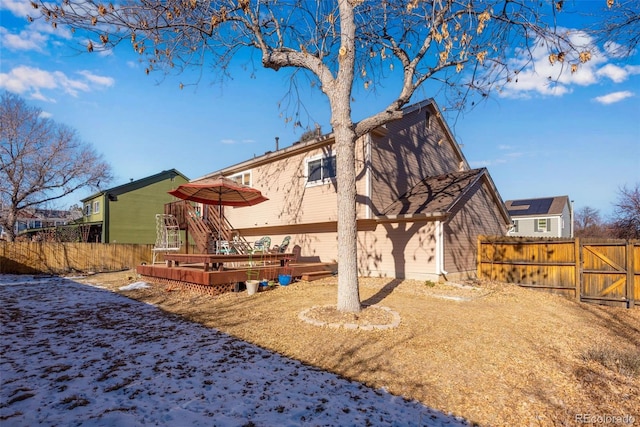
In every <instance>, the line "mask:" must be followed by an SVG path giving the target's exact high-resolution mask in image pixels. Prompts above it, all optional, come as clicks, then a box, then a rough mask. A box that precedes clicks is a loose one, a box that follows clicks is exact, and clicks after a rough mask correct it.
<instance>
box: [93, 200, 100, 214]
mask: <svg viewBox="0 0 640 427" xmlns="http://www.w3.org/2000/svg"><path fill="white" fill-rule="evenodd" d="M92 210H93V213H94V214H98V213H100V200H95V201H94V202H93V208H92Z"/></svg>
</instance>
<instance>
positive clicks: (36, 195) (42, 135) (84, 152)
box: [0, 92, 111, 241]
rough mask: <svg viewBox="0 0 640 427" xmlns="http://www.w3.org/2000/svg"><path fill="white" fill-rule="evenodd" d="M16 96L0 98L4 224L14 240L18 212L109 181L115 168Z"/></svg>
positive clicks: (71, 132)
mask: <svg viewBox="0 0 640 427" xmlns="http://www.w3.org/2000/svg"><path fill="white" fill-rule="evenodd" d="M41 113H42V111H41V110H40V109H38V108H35V107H30V106H28V105H27V104H26V103H25V101H24V100H23V99H22V98H20V97H19V96H17V95H11V94H8V93H6V92H5V93H3V94H2V99H1V101H0V206H2V212H0V225H2V227H3V228H4V229H5V232H6V233H7V239H8V240H9V241H13V240H14V239H15V234H14V226H15V223H16V220H17V218H18V214H19V213H20V211H22V210H24V209H27V208H35V207H38V206H42V205H43V204H45V203H47V202H51V201H54V200H57V199H60V198H62V197H64V196H67V195H69V194H71V193H73V192H74V191H76V190H79V189H81V188H85V187H89V188H98V187H99V186H100V184H101V183H107V182H108V181H109V180H111V168H110V166H109V165H108V164H107V163H105V162H104V161H103V160H102V158H101V156H99V155H98V154H97V153H96V152H95V151H94V150H93V149H92V148H91V147H90V146H89V145H87V144H85V143H83V142H81V141H80V140H79V138H78V137H77V135H76V133H75V131H74V130H73V129H71V128H69V127H67V126H64V125H61V124H57V123H55V122H54V121H53V120H51V119H48V118H43V117H42V116H41Z"/></svg>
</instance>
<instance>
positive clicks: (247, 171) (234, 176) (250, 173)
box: [228, 169, 253, 187]
mask: <svg viewBox="0 0 640 427" xmlns="http://www.w3.org/2000/svg"><path fill="white" fill-rule="evenodd" d="M245 175H248V176H249V183H248V184H245V183H244V176H245ZM238 177H242V178H241V179H240V183H239V184H241V185H247V186H249V187H252V186H253V172H252V170H251V169H249V170H245V171H242V172H238V173H234V174H233V175H229V176H228V178H229V179H231V180H233V181H236V178H238ZM236 182H237V181H236Z"/></svg>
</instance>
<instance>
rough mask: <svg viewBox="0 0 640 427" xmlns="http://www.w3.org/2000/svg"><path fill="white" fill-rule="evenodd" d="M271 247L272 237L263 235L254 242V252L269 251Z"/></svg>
mask: <svg viewBox="0 0 640 427" xmlns="http://www.w3.org/2000/svg"><path fill="white" fill-rule="evenodd" d="M269 248H271V237H267V236H265V237H263V238H262V239H260V240H256V242H255V243H254V244H253V251H252V252H253V253H254V254H255V253H263V254H264V253H267V252H269Z"/></svg>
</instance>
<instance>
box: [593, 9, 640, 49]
mask: <svg viewBox="0 0 640 427" xmlns="http://www.w3.org/2000/svg"><path fill="white" fill-rule="evenodd" d="M607 6H608V8H609V9H610V10H611V14H610V15H612V16H610V17H609V19H603V20H598V21H597V22H596V26H595V29H594V31H593V32H594V33H595V34H596V35H597V36H598V38H599V39H600V41H601V43H603V44H605V45H607V47H608V48H609V50H610V51H612V52H613V53H614V54H618V55H620V56H627V55H629V54H631V53H633V51H635V49H636V48H637V47H638V45H639V44H640V8H639V7H638V0H607Z"/></svg>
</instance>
